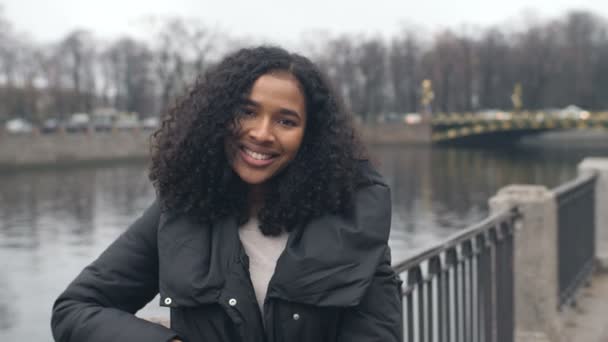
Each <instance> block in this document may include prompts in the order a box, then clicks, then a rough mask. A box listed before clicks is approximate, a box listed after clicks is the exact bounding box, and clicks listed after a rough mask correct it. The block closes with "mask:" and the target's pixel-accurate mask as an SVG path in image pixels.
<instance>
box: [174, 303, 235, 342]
mask: <svg viewBox="0 0 608 342" xmlns="http://www.w3.org/2000/svg"><path fill="white" fill-rule="evenodd" d="M171 329H172V330H174V331H175V332H176V333H177V334H178V335H179V336H180V338H182V339H183V341H184V342H207V341H218V342H219V341H221V342H224V341H225V342H241V338H240V336H239V334H238V329H237V327H235V325H234V323H233V320H232V319H231V318H230V317H229V316H228V315H227V313H226V312H225V310H224V309H223V308H222V307H221V305H220V304H217V303H215V304H205V305H201V306H197V307H173V308H171Z"/></svg>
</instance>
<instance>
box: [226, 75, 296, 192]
mask: <svg viewBox="0 0 608 342" xmlns="http://www.w3.org/2000/svg"><path fill="white" fill-rule="evenodd" d="M238 110H239V113H238V114H237V118H238V122H239V127H238V131H236V132H234V135H233V136H231V137H228V138H227V139H226V141H225V151H226V156H227V158H228V162H229V163H230V165H231V166H232V169H233V170H234V171H235V172H236V173H237V174H238V175H239V177H241V179H242V180H243V181H244V182H245V183H247V184H250V185H259V184H263V183H264V182H266V181H267V180H269V179H270V178H272V177H273V176H274V175H276V174H277V173H278V172H279V171H281V170H282V169H283V168H285V167H286V166H287V165H288V164H289V163H290V162H291V161H292V160H293V159H294V158H295V156H296V154H297V153H298V150H299V148H300V145H301V144H302V139H303V138H304V130H305V129H306V102H305V98H304V94H303V92H302V90H301V87H300V83H299V82H298V81H297V79H296V78H295V77H294V76H293V75H292V74H290V73H288V72H273V73H269V74H265V75H262V76H260V77H259V78H258V79H257V80H256V81H255V82H254V83H253V86H252V88H251V92H250V93H249V95H248V96H247V98H245V99H243V101H242V103H241V105H240V106H239V109H238Z"/></svg>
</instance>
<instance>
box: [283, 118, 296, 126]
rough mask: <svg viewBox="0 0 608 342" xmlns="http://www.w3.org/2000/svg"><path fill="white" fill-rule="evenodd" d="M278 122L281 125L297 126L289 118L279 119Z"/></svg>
mask: <svg viewBox="0 0 608 342" xmlns="http://www.w3.org/2000/svg"><path fill="white" fill-rule="evenodd" d="M279 123H280V124H281V125H283V126H289V127H294V126H297V123H296V122H295V121H293V120H289V119H280V120H279Z"/></svg>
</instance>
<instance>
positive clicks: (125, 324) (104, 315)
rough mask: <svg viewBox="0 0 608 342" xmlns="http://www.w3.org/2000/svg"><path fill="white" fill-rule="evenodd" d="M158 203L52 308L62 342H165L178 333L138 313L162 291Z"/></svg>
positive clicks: (56, 333) (53, 324) (54, 327)
mask: <svg viewBox="0 0 608 342" xmlns="http://www.w3.org/2000/svg"><path fill="white" fill-rule="evenodd" d="M159 218H160V208H159V205H158V203H154V204H153V205H152V206H151V207H150V208H149V209H148V210H146V212H145V213H144V214H143V215H142V217H140V218H139V219H138V220H137V221H135V222H134V223H133V224H132V225H131V226H130V227H129V229H128V230H127V231H125V232H124V233H123V234H122V235H121V236H120V237H119V238H118V239H116V240H115V241H114V242H113V243H112V244H111V245H110V246H109V247H108V248H107V249H106V250H105V251H104V252H103V253H102V254H101V256H99V258H98V259H97V260H95V261H94V262H93V263H92V264H91V265H89V266H87V267H86V268H85V269H84V270H83V271H82V272H81V273H80V274H79V275H78V277H76V279H75V280H74V281H73V282H72V283H71V284H70V285H69V286H68V288H67V289H66V290H65V291H64V292H63V293H62V294H61V295H60V296H59V298H58V299H57V300H56V301H55V304H54V306H53V314H52V318H51V328H52V330H53V336H54V338H55V341H57V342H84V341H87V342H107V341H129V342H139V341H141V342H144V341H145V342H153V341H158V342H165V341H170V340H171V339H173V338H177V334H176V333H175V332H173V331H172V330H170V329H168V328H166V327H163V326H161V325H158V324H155V323H152V322H148V321H145V320H142V319H140V318H137V317H136V316H135V315H134V314H135V312H137V311H138V310H139V309H141V308H142V307H143V306H145V305H146V303H148V302H149V301H151V300H152V299H153V298H154V296H155V295H156V293H157V292H158V252H157V251H158V250H157V240H156V231H157V226H158V221H159Z"/></svg>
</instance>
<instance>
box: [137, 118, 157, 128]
mask: <svg viewBox="0 0 608 342" xmlns="http://www.w3.org/2000/svg"><path fill="white" fill-rule="evenodd" d="M159 125H160V120H159V119H158V118H157V117H149V118H145V119H143V120H142V121H141V128H142V129H144V130H155V129H157V128H158V126H159Z"/></svg>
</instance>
